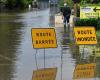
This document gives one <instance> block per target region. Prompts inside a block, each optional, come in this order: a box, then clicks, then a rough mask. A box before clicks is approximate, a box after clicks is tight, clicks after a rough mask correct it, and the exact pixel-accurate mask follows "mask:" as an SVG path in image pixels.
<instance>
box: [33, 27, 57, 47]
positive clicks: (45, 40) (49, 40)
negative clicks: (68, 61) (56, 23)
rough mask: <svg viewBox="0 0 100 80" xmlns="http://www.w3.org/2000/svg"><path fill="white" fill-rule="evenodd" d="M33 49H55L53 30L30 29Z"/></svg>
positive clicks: (55, 41) (55, 42)
mask: <svg viewBox="0 0 100 80" xmlns="http://www.w3.org/2000/svg"><path fill="white" fill-rule="evenodd" d="M32 43H33V47H34V48H56V47H57V40H56V33H55V29H54V28H32Z"/></svg>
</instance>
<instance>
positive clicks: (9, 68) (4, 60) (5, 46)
mask: <svg viewBox="0 0 100 80" xmlns="http://www.w3.org/2000/svg"><path fill="white" fill-rule="evenodd" d="M15 19H16V16H14V15H11V14H10V15H9V14H6V13H4V14H3V13H1V14H0V80H13V78H14V77H15V75H14V73H16V66H15V61H16V60H17V56H18V47H19V45H20V43H21V31H20V29H21V28H22V27H23V25H22V24H21V23H15V22H14V20H15Z"/></svg>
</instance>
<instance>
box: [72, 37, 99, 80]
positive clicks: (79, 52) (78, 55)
mask: <svg viewBox="0 0 100 80" xmlns="http://www.w3.org/2000/svg"><path fill="white" fill-rule="evenodd" d="M97 39H98V44H97V45H79V46H78V45H76V44H74V43H73V42H72V44H74V45H71V46H70V47H71V52H72V56H73V58H74V59H76V65H78V64H87V63H96V70H95V74H96V75H95V77H96V79H97V80H98V79H99V78H100V38H99V37H98V38H97ZM73 48H74V49H73Z"/></svg>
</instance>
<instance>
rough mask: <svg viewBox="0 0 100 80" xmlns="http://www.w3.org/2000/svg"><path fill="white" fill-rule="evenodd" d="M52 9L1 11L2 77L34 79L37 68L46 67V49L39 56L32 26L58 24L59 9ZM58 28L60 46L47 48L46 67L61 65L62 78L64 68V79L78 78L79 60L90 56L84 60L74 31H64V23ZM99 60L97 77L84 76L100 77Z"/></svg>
mask: <svg viewBox="0 0 100 80" xmlns="http://www.w3.org/2000/svg"><path fill="white" fill-rule="evenodd" d="M52 10H53V11H52V12H51V10H50V9H49V8H46V9H41V10H36V9H31V10H25V11H20V12H18V11H12V12H9V11H8V12H2V13H0V80H31V79H32V74H33V70H36V69H37V68H39V69H40V68H44V49H38V50H37V55H36V56H35V54H36V49H33V48H32V40H31V28H51V26H54V24H53V23H54V22H52V21H53V18H54V17H53V15H54V14H55V9H54V8H53V9H52ZM51 13H52V14H51ZM54 28H55V27H54ZM55 29H56V35H57V36H56V37H57V44H58V47H57V48H50V49H45V53H46V60H45V68H55V67H57V76H56V80H61V71H62V80H74V79H73V72H74V69H75V66H76V64H78V63H83V62H86V61H87V58H86V57H83V58H84V60H85V61H82V59H81V55H80V54H79V48H78V47H77V46H76V45H74V43H73V36H72V35H71V33H70V32H66V33H64V30H63V27H56V28H55ZM69 33H70V35H69ZM61 54H62V60H61ZM36 57H37V60H36ZM93 59H94V58H93ZM36 61H37V66H36ZM92 62H93V60H92ZM95 63H96V64H97V67H96V77H97V78H91V79H84V80H100V58H96V62H95ZM61 64H62V65H61ZM61 67H62V68H61ZM82 80H83V79H82Z"/></svg>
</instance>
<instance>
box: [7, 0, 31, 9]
mask: <svg viewBox="0 0 100 80" xmlns="http://www.w3.org/2000/svg"><path fill="white" fill-rule="evenodd" d="M31 3H32V0H7V1H6V5H7V8H25V7H27V6H28V5H29V4H31Z"/></svg>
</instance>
